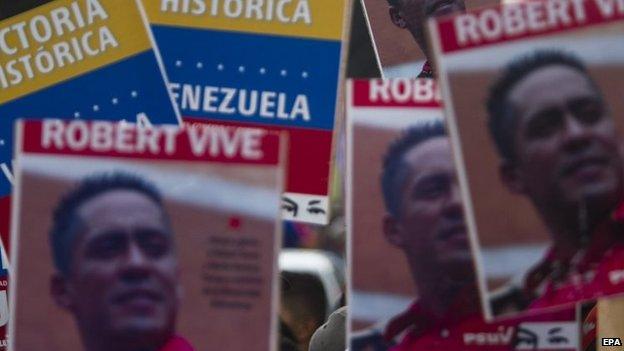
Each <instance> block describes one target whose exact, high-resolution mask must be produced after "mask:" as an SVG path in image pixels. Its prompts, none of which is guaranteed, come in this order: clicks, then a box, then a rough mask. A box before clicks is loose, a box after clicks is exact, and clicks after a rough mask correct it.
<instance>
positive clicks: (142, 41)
mask: <svg viewBox="0 0 624 351" xmlns="http://www.w3.org/2000/svg"><path fill="white" fill-rule="evenodd" d="M73 3H75V4H76V5H77V6H78V8H79V9H80V10H79V13H80V15H78V16H77V15H76V12H75V10H74V8H73V7H72V4H73ZM98 5H101V8H102V9H103V10H104V12H105V13H106V16H93V17H92V18H93V21H92V22H93V23H92V24H88V17H89V13H91V14H93V13H94V12H93V11H89V10H88V9H97V6H98ZM64 9H67V10H68V11H69V21H70V22H71V24H73V26H74V28H73V29H74V30H73V31H71V32H70V29H71V27H70V25H69V22H63V23H64V25H60V26H58V27H59V28H61V29H62V30H63V31H64V33H63V34H62V35H61V36H58V35H57V33H58V32H57V31H56V28H57V26H55V25H54V23H55V21H54V18H65V16H63V14H62V13H65V12H64V11H65V10H64ZM55 14H56V15H55ZM59 16H61V17H59ZM80 17H82V20H83V21H84V26H81V24H80V23H81V20H80ZM102 17H105V18H104V19H103V18H102ZM44 18H45V19H47V21H46V20H44ZM45 22H48V23H49V24H50V27H51V28H52V33H53V34H52V36H51V38H50V39H49V40H48V41H45V42H43V43H39V42H37V41H36V38H35V37H34V36H33V33H32V31H31V30H30V29H29V28H30V26H31V24H32V25H34V26H35V27H36V28H39V31H40V32H41V33H45V30H44V28H45V27H46V24H45ZM56 23H59V21H56ZM22 24H25V27H24V28H25V30H24V33H25V36H26V38H27V40H28V42H29V47H28V48H24V46H23V45H21V44H20V43H22V40H21V39H20V32H19V30H15V29H13V30H10V31H9V32H6V34H5V35H4V37H5V38H6V42H7V46H8V47H9V49H10V50H12V49H17V50H18V51H17V52H16V53H15V54H11V55H9V54H8V53H7V52H3V51H0V69H2V70H3V73H4V76H5V78H6V79H14V78H15V75H12V74H10V72H9V71H8V67H7V66H11V65H13V67H18V68H19V70H20V71H21V72H22V74H24V76H26V75H25V74H27V72H28V69H27V68H26V65H24V64H23V62H24V61H20V59H22V60H25V57H27V56H28V55H30V56H31V63H30V65H31V68H33V70H34V73H35V76H34V77H33V78H26V77H25V78H24V79H22V80H21V82H17V81H16V82H15V83H14V84H11V86H10V87H8V88H6V87H4V86H3V85H2V79H1V77H0V104H2V103H5V102H7V101H11V100H13V99H16V98H18V97H21V96H24V95H27V94H29V93H32V92H35V91H38V90H41V89H43V88H46V87H49V86H52V85H55V84H57V83H59V82H62V81H65V80H68V79H70V78H73V77H76V76H78V75H81V74H84V73H86V72H89V71H93V70H96V69H97V68H100V67H103V66H105V65H108V64H110V63H113V62H116V61H119V60H121V59H123V58H126V57H129V56H132V55H135V54H137V53H140V52H144V51H146V50H148V49H150V48H151V46H152V44H151V42H150V39H149V36H148V34H147V30H146V27H145V23H144V22H143V19H142V17H141V14H140V12H139V8H138V4H137V3H136V2H135V1H131V0H73V1H72V0H57V1H53V2H51V3H49V4H46V5H44V6H41V7H38V8H36V9H34V10H32V11H29V12H26V13H23V14H21V15H19V16H16V17H12V18H10V19H7V20H5V21H2V22H0V34H1V33H2V31H3V30H4V31H6V30H7V29H11V28H19V26H21V25H22ZM16 25H17V26H18V27H14V26H16ZM106 28H107V29H108V30H110V33H112V36H113V37H114V39H115V41H116V42H117V45H116V46H114V45H112V44H111V45H107V46H106V48H105V50H104V51H100V53H99V54H96V55H93V56H90V55H88V54H87V53H86V52H85V50H84V47H83V46H82V45H80V47H81V48H82V49H81V50H78V51H76V50H75V49H74V45H73V44H72V41H71V40H72V38H77V39H78V42H79V43H80V42H82V40H86V41H87V42H88V43H89V46H90V47H91V48H93V49H96V48H97V49H98V50H99V49H100V48H101V43H102V42H101V41H100V38H101V35H102V33H104V32H106ZM87 33H92V34H91V36H87V37H85V35H88V34H87ZM44 38H45V37H44ZM84 38H86V39H84ZM63 42H66V43H68V45H69V48H70V55H71V57H73V59H74V62H73V63H71V59H70V58H69V57H68V56H63V55H62V53H63V51H60V53H61V55H59V54H58V52H55V47H56V49H57V50H62V48H61V47H60V46H59V43H63ZM1 44H2V37H0V45H1ZM0 50H2V48H1V47H0ZM42 51H47V52H49V53H50V54H52V57H53V59H54V62H55V65H54V66H55V68H54V69H53V70H52V71H50V72H49V73H42V72H41V71H40V70H37V69H36V67H37V65H36V60H35V59H34V58H36V57H37V56H38V54H39V56H40V58H43V56H42V55H41V52H42ZM79 51H82V55H83V58H82V60H79V56H80V55H79V54H78V52H79ZM12 61H13V62H15V63H14V64H11V62H12ZM61 61H62V62H63V66H62V67H61V65H60V64H59V62H61ZM41 62H45V61H41ZM0 74H1V72H0Z"/></svg>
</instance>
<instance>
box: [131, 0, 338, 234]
mask: <svg viewBox="0 0 624 351" xmlns="http://www.w3.org/2000/svg"><path fill="white" fill-rule="evenodd" d="M143 3H144V5H145V7H146V9H147V13H148V17H149V20H150V23H151V25H152V30H153V32H154V37H155V38H156V41H157V43H158V46H159V48H160V50H161V52H162V55H163V60H164V63H165V67H166V70H167V74H168V75H169V78H170V79H171V84H170V91H171V94H172V95H173V97H174V99H175V101H176V102H177V104H178V107H179V108H180V111H181V114H182V117H183V119H184V120H185V121H186V122H189V123H197V122H199V123H201V122H206V121H209V122H211V123H218V124H222V125H233V126H261V127H263V128H266V129H269V130H279V131H286V132H288V134H289V156H288V168H289V172H288V179H287V181H286V188H285V193H284V196H283V208H284V211H283V216H284V219H287V220H293V221H301V222H308V223H317V224H326V223H327V222H328V219H329V200H328V192H329V177H330V171H331V164H332V157H333V155H332V153H333V148H332V144H333V140H334V138H333V135H334V125H335V123H336V116H337V113H338V112H337V111H339V110H340V108H339V107H338V105H337V102H338V94H339V91H340V89H339V87H340V86H342V84H341V82H342V77H343V65H342V57H343V55H344V52H343V51H344V50H343V40H345V39H344V38H345V28H346V25H347V23H346V19H347V18H348V16H347V9H348V6H349V3H350V1H348V0H339V1H336V0H294V1H204V0H198V1H177V0H173V1H172V0H156V1H144V2H143Z"/></svg>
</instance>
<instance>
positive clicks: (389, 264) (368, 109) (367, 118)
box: [347, 79, 579, 351]
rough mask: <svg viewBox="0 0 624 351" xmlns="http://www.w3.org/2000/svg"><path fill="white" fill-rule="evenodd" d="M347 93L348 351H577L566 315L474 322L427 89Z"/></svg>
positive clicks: (405, 86) (426, 84) (469, 267)
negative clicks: (390, 350)
mask: <svg viewBox="0 0 624 351" xmlns="http://www.w3.org/2000/svg"><path fill="white" fill-rule="evenodd" d="M348 87H349V89H348V98H349V102H348V105H347V107H348V109H347V125H348V144H347V147H348V154H347V155H348V160H347V167H348V172H347V186H348V191H347V194H348V195H349V197H348V198H347V221H348V225H347V228H348V230H349V238H350V241H349V267H350V269H351V277H352V279H351V286H350V288H349V289H348V290H349V291H350V292H351V294H350V296H349V299H348V300H349V301H350V304H349V316H350V321H349V327H348V329H349V331H350V332H351V334H350V347H349V350H353V351H364V350H370V349H375V350H385V349H392V350H397V351H404V350H405V351H408V350H451V351H456V350H457V351H458V350H462V351H478V350H488V351H499V350H500V351H507V350H559V351H577V350H578V335H579V334H578V330H579V328H578V322H577V317H576V311H575V309H574V308H568V309H559V310H550V311H548V312H546V313H535V314H532V315H528V316H524V317H522V318H514V319H506V320H503V321H500V322H496V323H487V322H486V321H485V319H484V318H483V317H482V315H481V309H480V307H479V296H478V287H477V281H476V277H475V273H474V270H473V262H472V261H473V258H472V255H471V251H470V247H469V243H468V239H467V233H466V228H465V224H463V223H464V221H463V216H462V210H461V200H460V198H459V195H458V194H457V191H458V190H457V180H456V178H457V177H456V171H455V168H454V165H453V161H452V156H451V153H450V141H449V140H448V136H447V135H446V134H445V132H444V125H443V121H442V117H443V114H444V112H443V109H442V105H441V102H440V99H439V95H438V93H437V86H436V85H435V82H434V81H433V80H431V79H420V80H419V79H392V80H379V79H376V80H370V81H364V80H355V81H350V82H349V85H348ZM395 206H396V207H395ZM451 228H452V229H451ZM432 296H435V297H434V298H433V300H432V299H431V298H432ZM438 297H440V298H439V299H438ZM507 299H510V298H507Z"/></svg>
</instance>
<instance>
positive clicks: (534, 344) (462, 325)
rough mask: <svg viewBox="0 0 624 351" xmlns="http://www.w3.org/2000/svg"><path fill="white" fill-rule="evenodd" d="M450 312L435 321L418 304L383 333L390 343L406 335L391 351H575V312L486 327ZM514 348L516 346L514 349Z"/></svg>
mask: <svg viewBox="0 0 624 351" xmlns="http://www.w3.org/2000/svg"><path fill="white" fill-rule="evenodd" d="M456 315H457V310H456V309H451V310H450V311H449V312H448V313H447V315H446V316H444V317H443V318H441V319H434V318H432V317H431V316H430V315H429V314H427V312H426V310H425V309H424V308H423V307H422V306H421V304H419V303H418V302H416V303H414V304H413V305H412V306H411V307H410V309H409V310H408V311H406V312H405V313H403V314H401V315H399V316H397V317H395V318H394V319H393V320H392V321H390V323H389V324H388V327H387V329H386V331H385V333H384V337H385V338H386V340H392V339H394V338H395V337H396V336H398V335H399V334H401V333H402V332H406V334H405V336H403V338H402V340H401V342H400V343H399V344H398V345H396V346H395V347H393V348H390V351H420V350H445V351H507V350H515V347H522V348H519V349H525V350H550V351H554V350H557V351H576V350H577V346H578V342H579V340H578V324H577V322H576V313H575V309H574V308H566V309H563V310H561V309H559V310H557V311H549V312H546V313H545V312H542V313H539V314H536V313H533V314H530V315H525V316H523V317H521V318H514V319H506V320H502V321H500V322H495V323H486V322H485V321H484V320H483V318H481V316H480V314H479V312H476V313H474V314H472V315H470V316H468V317H465V318H463V319H461V320H457V318H456ZM515 345H517V346H515Z"/></svg>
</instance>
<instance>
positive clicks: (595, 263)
mask: <svg viewBox="0 0 624 351" xmlns="http://www.w3.org/2000/svg"><path fill="white" fill-rule="evenodd" d="M558 276H559V278H556V277H558ZM527 277H528V279H527V284H526V286H527V293H528V294H529V296H530V295H533V296H538V297H537V298H535V299H534V300H533V301H532V302H531V305H530V306H529V309H535V308H543V307H549V306H556V305H562V304H566V303H573V302H577V301H582V300H590V299H595V298H597V297H599V296H605V295H612V294H615V293H624V206H623V205H620V206H619V207H618V209H617V210H616V211H615V212H614V213H613V215H612V216H611V217H610V218H609V219H608V220H607V221H605V222H604V223H602V224H601V225H599V226H598V227H597V228H596V230H594V232H593V233H592V235H591V243H590V245H589V246H588V247H587V249H585V250H583V251H580V252H578V253H576V255H575V257H573V258H570V259H567V260H564V259H561V258H558V257H557V256H556V252H555V249H554V248H553V249H551V250H550V251H549V252H548V254H547V255H546V257H545V258H544V260H543V261H542V263H541V264H539V265H538V266H537V268H536V269H534V270H533V271H532V272H531V273H529V275H528V276H527Z"/></svg>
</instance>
